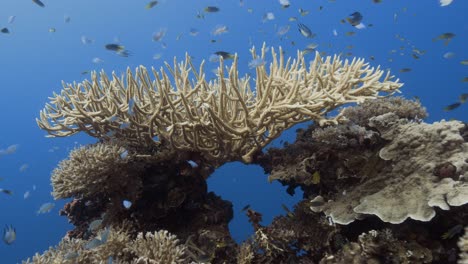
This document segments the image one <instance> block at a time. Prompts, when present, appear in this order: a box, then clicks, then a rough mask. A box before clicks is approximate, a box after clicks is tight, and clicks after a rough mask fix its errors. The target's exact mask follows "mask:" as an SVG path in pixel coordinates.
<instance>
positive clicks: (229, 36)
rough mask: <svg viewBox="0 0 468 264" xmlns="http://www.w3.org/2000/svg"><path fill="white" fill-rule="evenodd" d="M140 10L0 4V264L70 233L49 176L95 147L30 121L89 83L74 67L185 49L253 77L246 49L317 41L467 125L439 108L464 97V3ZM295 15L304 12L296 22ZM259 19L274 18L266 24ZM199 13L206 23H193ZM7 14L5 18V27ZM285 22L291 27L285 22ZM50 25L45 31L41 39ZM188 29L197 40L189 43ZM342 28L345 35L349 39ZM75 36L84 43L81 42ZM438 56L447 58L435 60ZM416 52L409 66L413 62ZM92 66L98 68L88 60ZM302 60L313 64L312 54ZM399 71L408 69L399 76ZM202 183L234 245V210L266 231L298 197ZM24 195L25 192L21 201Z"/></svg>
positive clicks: (164, 1) (219, 181)
mask: <svg viewBox="0 0 468 264" xmlns="http://www.w3.org/2000/svg"><path fill="white" fill-rule="evenodd" d="M148 2H149V1H146V0H145V1H143V0H112V1H111V0H80V1H76V0H75V1H72V0H43V3H44V4H45V7H40V6H38V5H37V4H35V3H33V2H32V1H30V0H0V28H4V27H6V28H8V31H9V33H0V122H1V123H0V129H1V130H0V150H6V149H7V148H8V147H9V146H12V145H17V150H16V152H14V153H9V154H5V155H0V178H1V179H2V180H1V181H0V188H3V189H8V190H12V191H13V194H12V195H7V194H4V193H0V226H5V225H12V226H13V227H14V228H16V231H17V240H16V241H15V242H14V243H13V244H12V245H6V244H5V243H3V241H2V242H1V243H0V264H3V263H7V264H8V263H17V262H20V261H21V260H24V259H26V258H27V257H29V256H32V255H34V253H35V252H42V251H44V250H46V249H47V248H48V247H49V246H53V245H56V244H57V243H58V242H59V241H60V239H61V238H62V237H63V236H64V235H65V233H66V232H67V231H68V230H70V229H71V228H72V226H71V225H70V224H68V223H67V219H66V218H65V217H61V216H59V214H58V212H59V209H60V208H62V207H63V205H64V204H65V203H66V202H67V201H64V200H60V201H53V198H52V196H51V195H50V192H51V190H52V188H51V186H50V179H49V177H50V173H51V171H52V170H53V169H54V167H55V166H56V165H57V164H58V162H59V161H60V160H62V159H64V158H66V157H67V156H68V152H69V151H70V150H71V149H73V148H74V147H75V146H78V145H81V144H88V143H92V142H94V141H95V139H93V138H90V137H88V136H86V135H82V134H81V135H75V136H72V137H68V138H46V137H45V135H46V133H45V132H44V131H41V130H40V129H39V128H38V126H37V125H36V122H35V118H37V117H38V116H39V111H40V110H41V109H42V108H43V107H44V105H45V103H47V102H48V97H49V96H51V95H52V93H53V92H54V91H55V92H59V91H60V89H61V81H64V82H67V83H70V82H74V81H77V82H79V81H82V80H84V79H86V78H89V74H82V72H83V71H92V70H97V71H100V70H101V69H103V70H105V71H106V72H107V73H111V72H112V71H115V72H116V73H117V74H121V73H123V72H124V71H125V70H126V68H127V67H130V68H132V69H134V68H135V67H137V66H138V65H144V66H146V67H155V68H160V67H162V66H163V65H164V64H163V62H164V61H169V62H172V61H173V57H174V56H176V57H177V58H178V59H180V60H182V59H183V58H184V54H185V53H186V52H188V53H189V54H190V55H191V56H193V61H194V64H195V65H198V64H199V63H200V62H201V61H202V60H208V58H209V57H210V55H211V54H213V53H214V52H216V51H226V52H231V53H237V54H238V56H239V65H240V66H239V70H240V72H241V74H245V73H251V74H252V75H254V70H253V69H249V67H248V63H249V61H250V60H251V57H250V52H249V49H250V48H251V46H252V45H255V46H256V47H257V48H260V47H261V45H262V43H264V42H265V43H266V45H267V46H271V47H275V48H277V47H278V46H281V47H283V48H284V49H285V51H286V55H287V56H288V55H289V56H295V54H296V50H298V49H300V50H302V49H304V48H305V47H306V46H307V45H308V44H311V43H316V44H319V46H318V48H317V50H318V51H319V52H326V53H327V54H338V53H342V54H343V55H344V56H346V53H348V52H351V53H352V55H351V57H352V56H357V57H363V58H366V59H367V60H369V62H370V64H371V65H373V66H377V65H381V67H382V68H384V69H386V68H389V69H391V71H392V73H394V75H396V76H397V77H398V78H400V79H401V80H402V81H403V82H404V83H405V85H404V87H403V88H402V95H403V96H405V97H407V98H413V97H415V96H416V97H418V98H420V100H421V101H422V103H423V104H424V105H425V107H426V108H427V110H428V112H429V115H430V116H429V118H428V119H427V121H428V122H433V121H437V120H440V119H451V118H455V119H459V120H462V121H465V122H466V121H468V104H462V105H461V106H460V107H458V108H457V109H455V110H453V111H444V110H443V109H444V107H445V106H447V105H449V104H452V103H455V102H457V101H458V97H459V95H460V94H462V93H468V83H467V82H462V79H463V78H465V77H468V66H466V65H462V64H461V61H462V60H468V49H467V47H468V46H467V43H468V34H467V33H468V19H467V10H468V1H466V0H454V1H453V3H452V4H451V5H449V6H445V7H441V6H440V5H439V1H438V0H412V1H408V0H383V1H382V3H378V4H376V3H373V1H372V0H336V1H327V0H314V1H312V0H307V1H306V0H290V2H291V5H290V7H289V8H282V6H281V5H280V3H279V1H278V0H244V1H243V4H242V2H240V1H239V0H212V1H205V0H198V1H195V0H161V1H158V4H157V5H156V6H154V7H153V8H152V9H145V5H146V4H147V3H148ZM206 6H217V7H219V8H220V11H219V12H216V13H206V12H204V11H203V9H204V8H205V7H206ZM320 7H322V8H320ZM300 8H301V9H303V10H306V11H309V13H308V14H307V15H305V16H302V15H301V14H300V12H299V11H298V10H299V9H300ZM356 11H358V12H360V13H361V14H362V15H363V17H364V18H363V21H362V22H363V24H364V25H366V28H365V29H356V28H354V27H353V26H351V25H350V24H349V23H341V22H340V20H342V19H345V18H346V17H348V16H349V15H350V14H351V13H353V12H356ZM269 12H271V13H272V14H273V15H274V18H273V19H271V20H269V19H266V20H264V19H263V17H264V16H265V15H266V14H267V13H269ZM197 13H200V14H204V18H197ZM10 16H15V19H14V21H13V22H12V23H9V18H10ZM67 17H68V18H69V19H70V21H69V22H66V21H65V20H66V18H67ZM290 17H296V18H297V21H290ZM298 23H303V24H305V25H306V26H308V27H309V28H310V29H311V30H312V32H313V33H315V34H316V37H315V38H311V39H308V38H305V37H304V36H302V35H301V33H300V32H299V31H298V26H297V24H298ZM369 24H371V25H369ZM217 25H225V26H226V27H227V29H228V32H226V33H224V34H221V35H213V34H212V31H213V30H214V29H215V27H216V26H217ZM287 25H289V26H290V29H289V31H288V32H287V33H286V34H284V35H283V36H279V35H278V34H277V31H278V29H279V28H281V27H283V26H287ZM51 28H54V29H55V32H50V31H53V30H51ZM162 29H163V30H166V35H165V36H164V37H163V38H162V39H161V40H160V41H153V34H154V33H155V32H158V31H160V30H162ZM191 30H192V33H194V32H195V30H196V31H197V32H198V34H197V35H196V36H192V35H194V34H192V35H191V34H190V31H191ZM334 30H336V33H337V35H336V36H335V34H334V33H333V31H334ZM350 31H354V32H355V35H354V36H347V34H346V33H347V32H350ZM448 32H450V33H454V34H455V37H454V38H453V39H452V40H451V41H450V42H449V43H448V45H445V44H444V41H433V39H434V38H437V36H439V35H440V34H443V33H448ZM82 36H86V37H87V38H89V39H91V40H93V42H92V43H88V44H83V43H82V40H81V38H82ZM211 40H216V42H214V43H213V42H212V41H211ZM108 43H119V44H121V45H123V46H125V48H126V49H127V50H129V51H130V53H131V54H130V56H129V57H121V56H118V55H117V54H115V53H114V52H111V51H108V50H106V49H105V48H104V46H105V45H106V44H108ZM293 44H294V45H293ZM351 47H352V48H351ZM447 52H453V53H454V56H453V57H452V58H449V59H447V58H444V54H446V53H447ZM415 53H416V55H417V57H419V58H417V59H416V58H415V57H414V56H413V54H415ZM155 55H157V56H156V58H154V57H155ZM159 56H160V58H159V59H157V57H159ZM351 57H350V58H351ZM371 57H373V58H375V60H370V58H371ZM95 58H100V59H101V60H102V61H103V62H101V63H94V62H93V59H95ZM307 58H309V59H312V58H313V53H312V54H310V55H307ZM267 63H268V61H267ZM228 64H229V62H228ZM215 67H217V63H210V62H207V63H206V66H205V71H206V72H207V74H208V75H210V74H211V69H214V68H215ZM403 68H411V71H410V72H400V70H401V69H403ZM306 125H307V124H304V125H301V126H302V127H304V126H306ZM296 128H297V127H294V128H292V129H290V130H289V131H287V132H286V133H285V134H284V135H283V136H282V137H281V138H280V139H278V140H277V141H275V142H274V143H273V145H276V146H279V140H286V141H293V140H294V137H295V132H294V131H295V129H296ZM208 184H209V189H210V190H211V191H214V192H215V193H217V194H218V195H221V196H222V198H223V199H226V200H230V201H232V202H233V204H234V214H235V217H234V220H233V221H232V222H231V223H230V228H231V233H232V235H233V237H234V238H235V239H236V240H237V241H242V240H244V239H246V238H247V237H248V236H249V235H250V234H251V232H252V228H251V226H250V224H249V223H248V222H247V218H246V217H245V215H244V214H243V213H241V208H242V207H244V206H245V205H247V204H250V205H251V207H252V208H254V209H255V210H256V211H259V212H262V213H263V214H264V223H268V222H270V221H271V219H272V218H273V216H275V215H278V214H285V212H284V210H283V209H282V208H281V204H282V203H284V204H285V205H287V206H289V207H291V206H292V205H294V203H295V202H297V201H298V200H299V199H300V198H301V193H296V196H294V197H291V196H289V195H288V194H287V193H286V192H285V189H284V188H283V187H282V186H280V184H278V183H272V184H269V183H268V182H267V175H264V174H263V170H262V169H261V168H260V167H256V166H246V165H243V164H241V163H232V164H227V165H225V166H223V167H221V168H220V169H218V170H217V171H216V172H215V174H214V175H212V176H211V178H210V179H209V180H208ZM34 187H35V190H34V189H33V188H34ZM27 191H29V192H30V196H29V197H28V198H27V199H24V193H25V192H27ZM46 202H54V203H55V208H53V210H52V211H51V212H50V213H47V214H39V215H37V214H36V212H37V210H38V209H39V207H40V206H41V205H42V204H43V203H46Z"/></svg>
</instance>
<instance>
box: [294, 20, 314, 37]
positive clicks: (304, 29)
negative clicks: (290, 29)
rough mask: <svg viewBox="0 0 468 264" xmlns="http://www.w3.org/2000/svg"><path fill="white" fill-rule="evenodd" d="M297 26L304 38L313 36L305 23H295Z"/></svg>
mask: <svg viewBox="0 0 468 264" xmlns="http://www.w3.org/2000/svg"><path fill="white" fill-rule="evenodd" d="M297 27H298V28H299V32H301V34H302V36H304V37H306V38H313V37H315V34H314V33H312V31H311V30H310V28H308V27H307V26H306V25H304V24H302V23H299V24H297Z"/></svg>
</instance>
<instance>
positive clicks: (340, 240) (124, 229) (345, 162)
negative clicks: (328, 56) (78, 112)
mask: <svg viewBox="0 0 468 264" xmlns="http://www.w3.org/2000/svg"><path fill="white" fill-rule="evenodd" d="M343 115H344V117H345V118H346V120H347V121H345V122H342V123H340V124H336V125H334V124H330V125H327V126H319V125H318V124H312V125H310V126H309V127H308V128H307V129H304V130H298V131H297V138H296V140H295V142H294V143H291V144H285V145H284V146H283V147H281V148H270V149H268V151H265V152H258V153H256V154H255V155H254V156H253V159H252V163H253V164H258V165H260V166H261V167H263V168H264V171H265V175H266V176H265V182H267V179H268V180H269V181H279V182H281V183H282V184H283V185H285V186H287V187H288V188H287V191H288V193H290V194H293V193H294V192H295V190H296V189H297V188H300V189H302V191H303V193H304V194H303V199H302V200H301V201H300V202H299V203H298V204H296V205H295V207H294V208H293V209H292V210H291V211H289V212H288V213H287V215H285V216H278V217H276V218H275V219H274V220H273V222H272V223H271V224H270V225H263V224H262V212H258V211H255V209H254V208H248V209H246V210H245V213H246V214H247V216H248V218H249V221H250V222H251V224H252V226H253V228H254V230H255V233H254V234H253V235H252V237H251V238H250V239H248V240H247V241H245V242H244V243H243V244H241V245H238V244H236V243H235V242H234V240H233V239H232V237H231V234H230V232H229V229H228V223H229V221H230V220H231V219H232V218H233V210H232V204H231V202H229V201H226V200H223V199H222V197H219V196H218V195H216V194H215V193H213V192H208V191H207V184H206V179H207V178H208V177H209V176H210V174H211V173H212V172H213V171H214V170H215V169H216V167H214V166H213V163H212V162H208V161H207V160H205V158H204V156H203V155H200V153H197V152H190V151H175V150H173V149H171V148H170V147H168V146H167V145H165V144H164V143H163V144H161V145H157V146H155V145H149V146H147V147H141V146H140V147H135V146H134V145H132V144H126V142H125V141H115V140H114V141H112V140H109V141H101V142H99V143H96V144H94V145H90V146H85V147H81V148H78V149H75V150H73V151H72V152H71V153H70V156H69V158H68V159H65V160H63V161H62V162H61V163H60V164H59V165H58V167H57V168H56V169H55V170H54V171H53V173H52V183H53V187H54V192H53V195H54V197H55V198H57V199H60V198H72V201H71V202H69V203H68V204H66V205H65V207H64V208H63V209H62V210H61V215H64V216H66V217H67V218H68V219H69V221H70V222H71V223H72V224H73V225H74V226H75V228H74V229H73V230H70V231H69V232H68V234H67V235H66V237H64V238H63V240H62V241H61V242H60V243H59V245H57V246H56V247H51V248H50V249H49V250H47V251H46V252H44V253H42V254H39V253H37V254H36V255H35V256H33V257H32V258H30V259H28V260H26V261H24V262H23V263H108V262H109V261H111V262H112V263H239V264H240V263H457V262H458V263H468V257H467V255H468V251H467V250H468V249H467V242H466V241H467V231H466V229H465V227H466V226H467V225H468V220H467V219H468V206H467V202H468V125H467V124H466V123H463V122H459V121H444V120H442V121H440V122H435V123H432V124H429V123H425V122H424V121H423V120H424V118H425V117H426V115H427V114H426V111H425V109H424V108H423V107H422V106H421V105H420V103H419V102H417V101H410V100H406V99H403V98H401V97H388V98H383V99H375V100H369V101H366V102H364V103H362V104H360V105H358V106H353V107H348V108H346V109H345V110H343ZM122 201H127V202H131V203H130V205H129V206H123V205H122Z"/></svg>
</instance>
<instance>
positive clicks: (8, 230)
mask: <svg viewBox="0 0 468 264" xmlns="http://www.w3.org/2000/svg"><path fill="white" fill-rule="evenodd" d="M2 238H3V242H5V244H7V245H11V244H13V242H15V240H16V229H15V228H14V227H13V226H12V225H10V226H6V227H5V229H3V237H2Z"/></svg>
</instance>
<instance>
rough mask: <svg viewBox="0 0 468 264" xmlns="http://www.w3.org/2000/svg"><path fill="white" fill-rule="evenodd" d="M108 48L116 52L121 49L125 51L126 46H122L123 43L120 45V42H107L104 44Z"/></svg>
mask: <svg viewBox="0 0 468 264" xmlns="http://www.w3.org/2000/svg"><path fill="white" fill-rule="evenodd" d="M104 47H105V48H106V50H111V51H115V52H120V51H124V50H125V47H124V46H122V45H119V44H113V43H111V44H106V45H105V46H104Z"/></svg>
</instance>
